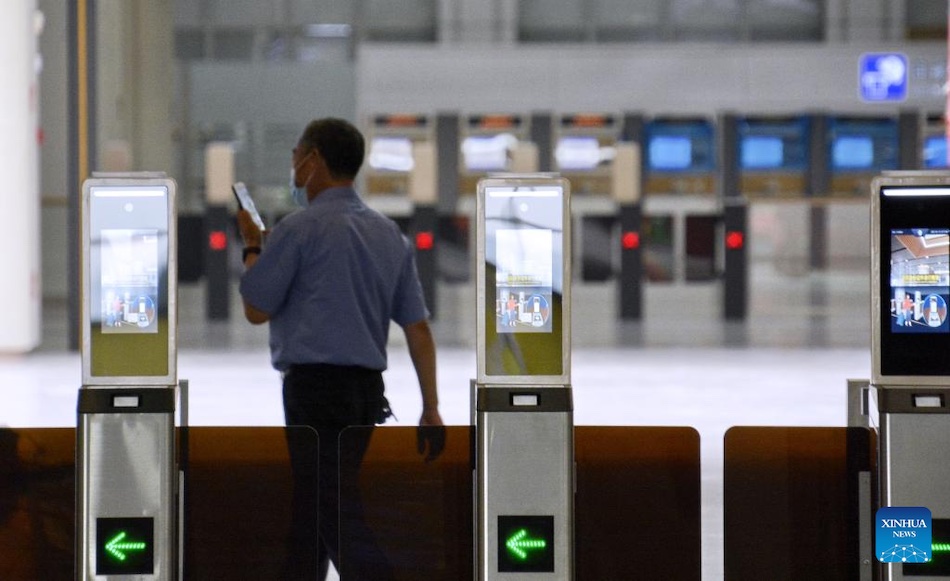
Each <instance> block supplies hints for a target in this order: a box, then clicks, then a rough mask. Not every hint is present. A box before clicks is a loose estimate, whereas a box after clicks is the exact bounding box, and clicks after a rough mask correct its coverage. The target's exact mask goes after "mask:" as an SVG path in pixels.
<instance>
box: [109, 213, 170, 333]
mask: <svg viewBox="0 0 950 581" xmlns="http://www.w3.org/2000/svg"><path fill="white" fill-rule="evenodd" d="M101 240H102V242H101V249H100V252H101V255H100V258H101V260H102V267H101V277H100V282H101V290H100V292H99V296H101V297H102V313H101V316H100V319H101V324H102V332H103V333H157V332H158V317H157V315H158V231H157V230H112V229H109V230H102V238H101Z"/></svg>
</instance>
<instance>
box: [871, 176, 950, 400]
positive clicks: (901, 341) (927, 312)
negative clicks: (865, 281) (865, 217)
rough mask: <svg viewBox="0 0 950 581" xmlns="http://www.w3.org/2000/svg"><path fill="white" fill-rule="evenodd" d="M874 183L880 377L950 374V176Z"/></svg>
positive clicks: (877, 373)
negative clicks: (949, 313) (949, 306)
mask: <svg viewBox="0 0 950 581" xmlns="http://www.w3.org/2000/svg"><path fill="white" fill-rule="evenodd" d="M873 188H874V190H875V191H874V192H873V195H874V197H875V200H874V222H875V224H874V226H875V227H874V236H875V237H876V240H874V244H875V249H874V250H875V251H874V253H873V254H874V255H875V259H874V260H875V261H876V265H875V269H876V270H875V271H874V272H875V277H874V279H875V280H874V285H875V288H873V289H872V291H873V292H874V293H875V295H876V296H875V300H874V301H872V304H874V305H875V306H874V311H875V312H874V313H872V316H873V317H874V321H873V322H874V325H873V328H874V331H875V335H876V337H875V348H874V352H875V362H874V363H875V376H876V378H875V379H876V380H880V379H882V378H883V382H884V383H888V382H894V381H896V382H897V383H902V382H903V381H904V379H906V378H914V377H939V376H950V357H948V356H947V354H948V353H950V320H948V318H947V314H948V313H947V305H948V303H950V174H943V175H939V174H930V176H929V177H928V176H926V174H925V175H924V176H921V177H896V176H892V177H882V178H877V179H876V180H875V181H874V186H873ZM888 378H891V379H888Z"/></svg>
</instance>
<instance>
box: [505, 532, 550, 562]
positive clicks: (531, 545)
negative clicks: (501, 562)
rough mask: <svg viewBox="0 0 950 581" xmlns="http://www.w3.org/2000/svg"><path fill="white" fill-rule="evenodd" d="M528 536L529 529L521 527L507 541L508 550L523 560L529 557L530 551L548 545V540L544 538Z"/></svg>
mask: <svg viewBox="0 0 950 581" xmlns="http://www.w3.org/2000/svg"><path fill="white" fill-rule="evenodd" d="M527 536H528V531H527V530H526V529H521V530H519V531H518V532H516V533H515V534H513V535H511V536H510V537H508V541H507V542H505V546H506V547H508V552H509V553H511V554H512V555H514V556H516V557H518V558H519V559H521V560H522V561H524V560H525V559H527V558H528V551H532V550H534V551H536V550H539V549H543V548H545V547H547V546H548V543H547V541H545V540H544V539H529V538H527Z"/></svg>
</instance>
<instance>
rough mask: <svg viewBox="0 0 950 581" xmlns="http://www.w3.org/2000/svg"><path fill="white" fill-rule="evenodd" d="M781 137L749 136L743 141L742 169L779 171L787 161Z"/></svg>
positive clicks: (741, 152)
mask: <svg viewBox="0 0 950 581" xmlns="http://www.w3.org/2000/svg"><path fill="white" fill-rule="evenodd" d="M784 151H785V146H784V145H783V144H782V139H781V138H780V137H767V136H749V137H746V138H745V139H743V140H742V145H741V146H740V153H739V163H740V164H741V167H742V169H777V168H780V167H782V165H783V161H784V159H785V155H784Z"/></svg>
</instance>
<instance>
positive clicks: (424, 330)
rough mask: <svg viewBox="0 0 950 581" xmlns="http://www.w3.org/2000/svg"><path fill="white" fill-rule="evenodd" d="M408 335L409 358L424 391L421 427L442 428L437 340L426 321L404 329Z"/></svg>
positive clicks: (420, 387)
mask: <svg viewBox="0 0 950 581" xmlns="http://www.w3.org/2000/svg"><path fill="white" fill-rule="evenodd" d="M403 331H404V332H405V333H406V343H407V344H408V345H409V356H410V357H411V358H412V365H413V367H415V368H416V376H417V377H418V378H419V389H420V390H421V391H422V417H421V418H420V419H419V425H420V426H441V425H443V424H442V416H441V415H439V394H438V388H437V387H436V374H435V340H434V339H433V338H432V330H431V329H430V328H429V323H428V321H426V320H425V319H423V320H421V321H419V322H417V323H412V324H411V325H406V326H405V327H403Z"/></svg>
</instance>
